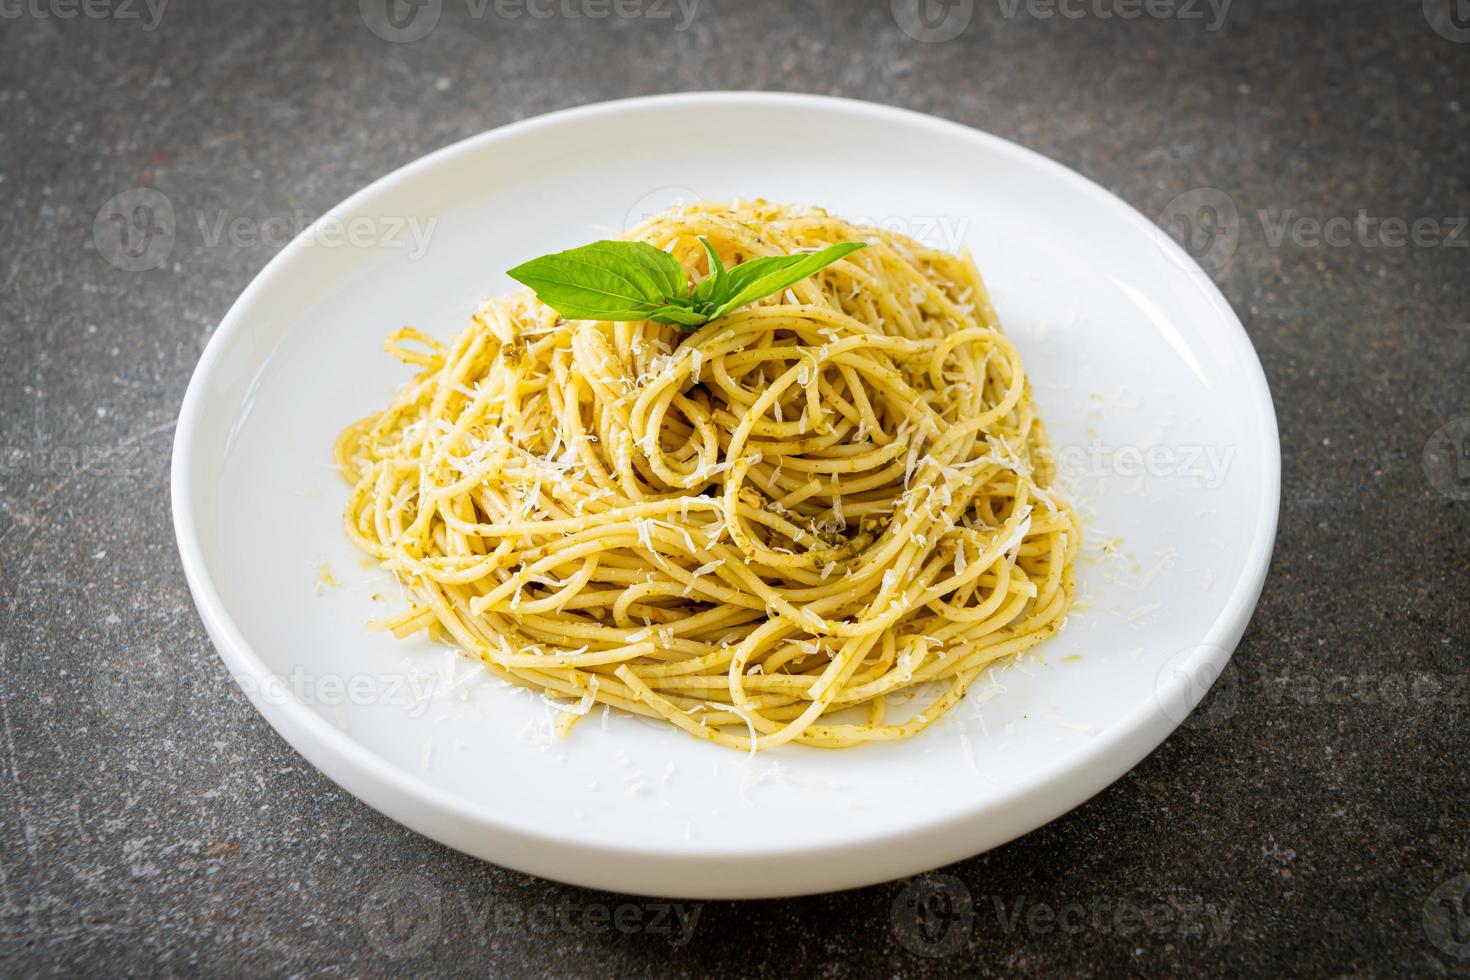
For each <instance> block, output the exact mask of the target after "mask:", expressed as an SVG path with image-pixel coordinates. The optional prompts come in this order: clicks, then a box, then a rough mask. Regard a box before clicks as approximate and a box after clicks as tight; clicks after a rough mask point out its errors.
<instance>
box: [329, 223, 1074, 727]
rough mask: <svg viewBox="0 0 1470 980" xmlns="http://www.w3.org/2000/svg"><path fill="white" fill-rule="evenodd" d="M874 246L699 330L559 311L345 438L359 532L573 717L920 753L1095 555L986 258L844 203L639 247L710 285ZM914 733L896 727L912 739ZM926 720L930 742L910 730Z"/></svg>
mask: <svg viewBox="0 0 1470 980" xmlns="http://www.w3.org/2000/svg"><path fill="white" fill-rule="evenodd" d="M701 236H702V237H705V238H706V239H707V240H708V241H709V242H710V244H711V245H712V246H713V247H714V249H715V250H716V251H717V252H718V254H719V256H720V257H721V259H722V260H723V261H724V262H725V264H726V265H727V266H733V265H735V264H737V263H740V262H743V261H747V260H749V259H753V258H757V257H760V256H766V255H784V254H792V253H796V252H803V251H813V250H816V249H819V248H822V247H824V246H827V245H830V244H833V243H836V242H843V241H852V240H856V241H866V242H868V243H869V247H867V248H865V249H863V250H861V251H859V252H856V253H854V254H852V255H850V256H848V257H846V258H845V259H843V260H842V261H839V262H836V263H835V264H833V265H831V266H829V267H827V268H826V269H824V270H822V271H821V272H819V273H818V274H817V275H815V276H813V277H811V278H809V279H806V280H803V281H801V282H799V283H797V284H796V285H794V286H792V287H791V288H790V289H789V290H787V291H786V292H785V294H784V295H779V296H772V297H769V298H768V299H765V300H762V301H760V302H758V303H756V304H754V305H752V306H749V307H746V308H744V309H741V310H738V311H736V312H734V313H732V314H730V315H728V316H725V317H722V318H720V319H717V320H714V321H711V322H710V323H708V324H706V325H705V326H703V327H701V328H700V329H698V331H697V332H694V333H692V334H685V333H682V332H681V331H680V330H679V328H677V327H674V326H667V325H661V324H657V323H649V322H626V323H606V322H593V321H567V320H564V319H562V318H560V317H559V316H558V314H557V313H556V312H555V311H554V310H552V309H550V308H549V307H547V306H545V305H544V304H542V303H541V302H540V301H539V300H538V299H537V298H536V297H535V295H534V294H533V293H532V292H531V291H530V290H524V291H521V292H518V293H515V294H513V295H510V296H507V297H503V298H499V299H494V300H491V301H489V302H487V303H486V304H484V306H483V307H482V308H481V309H480V311H479V313H478V314H477V315H476V316H475V317H474V318H473V319H472V321H471V323H470V325H469V327H468V328H467V329H466V330H465V331H464V332H462V333H461V334H460V335H459V336H457V337H455V338H454V339H453V340H452V341H450V342H449V343H448V344H441V343H439V342H437V341H435V340H433V339H431V338H429V337H427V336H425V335H424V334H422V333H419V332H418V331H416V330H413V329H411V328H405V329H403V330H400V331H398V332H397V333H395V334H393V335H392V336H391V337H390V338H389V339H388V341H387V344H386V346H387V349H388V351H389V353H391V354H393V355H395V356H397V357H398V358H399V359H401V360H402V361H404V362H406V363H408V364H411V365H414V366H415V367H417V368H419V369H420V371H419V373H418V375H417V377H416V378H414V380H413V381H412V383H410V384H409V385H408V386H407V387H406V389H405V390H403V391H402V393H401V394H400V395H399V396H398V397H397V398H396V399H395V400H394V402H393V403H392V405H391V406H389V408H388V409H387V410H386V411H384V412H382V413H380V414H376V415H372V416H370V417H368V418H365V419H363V420H361V421H359V422H357V423H355V424H353V425H351V426H349V427H348V428H347V429H346V431H344V432H343V433H342V435H341V436H340V437H339V439H338V442H337V445H336V459H337V463H338V465H339V467H340V468H341V470H342V472H343V473H344V474H345V475H346V476H347V478H348V480H349V481H350V482H351V484H352V487H353V489H352V492H351V496H350V499H349V502H348V505H347V509H346V515H345V524H346V529H347V533H348V534H349V535H350V537H351V538H352V540H353V541H354V542H355V543H356V544H357V545H358V547H360V548H361V549H363V550H364V551H366V552H367V553H369V554H371V555H372V556H374V557H375V558H377V559H378V560H379V561H380V562H381V563H382V565H383V567H384V568H386V569H388V570H390V571H392V572H393V573H394V574H395V575H397V576H398V577H399V579H400V580H401V581H402V582H403V583H404V584H405V586H406V587H407V589H408V590H409V592H410V593H411V595H412V596H413V604H412V606H411V607H410V608H409V609H408V610H407V611H406V612H404V613H403V614H402V615H399V616H395V617H393V618H392V619H389V620H386V621H384V622H383V623H381V624H378V625H380V626H382V627H383V628H388V629H392V630H393V631H394V632H395V633H397V634H398V635H400V636H406V635H409V634H412V633H415V632H417V631H419V630H423V629H427V630H430V631H431V632H433V633H434V634H435V635H439V636H442V637H444V638H446V639H447V640H449V641H450V642H452V643H454V644H456V645H458V646H459V647H461V648H463V649H464V650H465V651H468V652H470V653H471V654H473V655H475V656H478V657H479V658H480V659H482V660H483V661H484V662H485V663H486V664H487V665H488V666H489V668H490V669H491V670H492V671H493V672H495V673H496V674H498V675H500V676H501V677H503V678H505V679H507V680H510V681H513V682H515V683H517V684H521V685H524V686H526V687H530V688H532V689H535V690H538V691H540V692H542V693H544V694H545V695H546V696H548V697H549V698H551V699H552V700H553V701H554V703H555V704H557V705H558V707H560V708H561V709H562V714H561V715H560V721H559V723H558V729H559V730H561V731H562V732H563V733H565V730H566V729H568V728H570V726H571V725H572V724H573V723H575V721H576V720H577V719H578V718H579V717H581V716H583V715H585V714H586V713H587V712H588V711H589V710H590V709H591V708H592V707H593V706H594V705H596V704H605V705H611V706H613V707H616V708H620V709H623V710H625V711H630V712H634V713H636V714H639V715H644V716H648V717H651V718H659V719H663V720H665V721H668V722H670V723H672V724H674V725H677V726H678V727H679V728H682V729H684V730H685V731H686V732H689V733H690V734H692V735H695V736H697V737H699V738H703V739H708V740H710V741H713V742H717V743H719V744H721V745H724V746H729V747H731V748H736V749H741V750H749V751H756V750H758V749H767V748H771V747H774V746H777V745H781V744H783V743H787V742H795V743H801V744H806V745H814V746H823V747H841V746H851V745H856V744H860V743H864V742H870V741H874V740H885V739H898V738H906V737H909V736H912V735H914V734H916V733H917V732H919V731H921V730H923V729H924V728H926V727H928V726H929V725H931V724H933V723H934V722H935V721H936V720H938V719H939V718H940V717H942V716H943V715H944V714H945V713H946V712H947V711H949V710H950V709H951V708H953V707H954V705H955V704H956V703H957V702H958V701H959V700H960V698H961V697H963V695H964V693H965V690H966V688H967V687H968V686H969V685H970V684H971V683H972V682H973V681H974V679H975V678H976V677H977V675H979V674H980V673H981V672H982V671H983V670H984V669H985V668H986V667H987V666H988V665H990V664H992V663H994V662H996V661H997V660H999V659H1001V658H1004V657H1009V656H1012V655H1014V654H1017V653H1019V652H1021V651H1024V650H1026V649H1028V648H1030V647H1033V646H1035V645H1036V644H1038V643H1040V642H1042V641H1043V640H1045V639H1046V638H1047V637H1049V636H1051V635H1052V634H1053V633H1054V632H1055V631H1056V630H1057V629H1058V628H1059V626H1060V623H1061V621H1062V619H1063V617H1064V614H1065V612H1066V610H1067V608H1068V605H1069V603H1070V601H1071V596H1072V592H1073V580H1072V566H1073V563H1074V559H1075V557H1076V555H1077V551H1078V548H1079V546H1080V541H1081V533H1080V529H1079V527H1078V523H1077V520H1076V518H1075V515H1074V512H1073V510H1072V509H1071V507H1070V506H1069V505H1068V504H1067V502H1066V501H1065V500H1063V499H1061V498H1060V496H1059V495H1058V494H1057V493H1056V492H1055V490H1054V489H1053V487H1052V485H1051V484H1052V478H1053V469H1052V464H1051V462H1050V460H1049V458H1048V453H1047V451H1046V439H1045V433H1044V430H1043V427H1042V424H1041V422H1040V420H1039V419H1038V418H1037V416H1036V412H1035V408H1034V406H1033V403H1032V398H1031V392H1030V386H1029V384H1028V383H1027V380H1026V377H1025V374H1024V372H1023V370H1022V365H1021V360H1020V357H1019V356H1018V355H1017V353H1016V350H1015V348H1014V347H1013V346H1012V345H1011V344H1010V342H1009V341H1008V340H1007V339H1006V337H1005V335H1004V334H1003V332H1002V331H1001V328H1000V325H999V322H998V320H997V318H996V315H995V311H994V309H993V308H992V307H991V304H990V301H989V298H988V296H987V294H986V291H985V287H984V285H983V283H982V282H981V279H980V275H979V273H978V272H977V271H976V269H975V267H974V265H973V263H972V262H971V261H970V259H969V257H968V255H965V256H961V257H956V256H953V255H950V254H947V253H944V252H940V251H936V250H934V249H930V248H927V247H925V246H924V245H921V244H920V243H918V242H915V241H913V240H911V239H909V238H906V237H904V236H902V235H898V234H894V233H890V232H887V231H884V230H880V229H877V228H871V227H857V226H854V225H851V224H848V223H846V222H844V221H841V220H839V219H837V218H835V217H832V216H830V215H828V214H827V213H825V212H824V211H821V210H818V209H815V208H805V207H786V206H778V205H773V204H767V203H764V202H756V203H750V202H745V203H740V202H736V203H733V204H703V205H699V206H695V207H689V208H681V209H676V210H674V211H671V212H667V213H665V214H662V215H659V216H657V217H655V218H653V219H651V220H649V221H648V222H646V223H644V224H642V225H640V226H639V227H638V228H635V229H634V230H633V231H631V232H630V233H629V235H628V237H629V238H631V239H635V240H641V241H645V242H648V243H650V244H652V245H654V246H656V247H659V248H663V249H666V250H668V251H669V252H671V253H672V254H673V255H674V256H675V257H676V258H678V259H679V260H680V261H681V263H683V265H684V266H685V268H686V269H687V270H689V271H690V272H691V274H692V275H693V276H694V277H695V278H696V279H697V278H698V277H700V276H702V275H705V274H708V266H707V261H708V260H707V259H706V257H705V254H704V251H703V248H702V246H701V245H700V244H699V242H698V238H699V237H701ZM890 715H892V716H890ZM900 716H902V717H900Z"/></svg>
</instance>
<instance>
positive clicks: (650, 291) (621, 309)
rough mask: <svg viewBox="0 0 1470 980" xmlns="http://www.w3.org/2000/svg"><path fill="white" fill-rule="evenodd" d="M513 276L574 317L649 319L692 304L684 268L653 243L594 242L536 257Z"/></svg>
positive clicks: (565, 315)
mask: <svg viewBox="0 0 1470 980" xmlns="http://www.w3.org/2000/svg"><path fill="white" fill-rule="evenodd" d="M508 275H509V276H510V277H511V278H512V279H514V280H516V281H517V282H519V283H522V284H523V285H526V286H530V287H531V288H532V289H534V290H535V291H536V295H537V296H538V297H539V298H540V299H541V301H542V302H543V303H545V304H546V305H547V306H550V307H551V308H552V309H554V310H556V311H557V312H558V313H560V314H561V315H562V316H564V317H569V318H571V319H574V320H646V319H648V318H649V315H650V314H652V313H654V312H655V311H658V310H661V309H663V308H665V307H667V306H670V305H671V304H687V302H688V293H689V281H688V277H687V276H686V275H685V273H684V267H683V266H682V265H680V264H679V260H678V259H676V258H674V257H673V256H672V255H670V254H669V253H667V252H665V251H663V250H662V249H657V248H654V247H653V246H652V245H649V244H648V243H647V242H611V241H602V242H594V243H592V244H591V245H584V246H582V247H581V248H574V249H570V250H568V251H565V252H557V253H556V254H554V255H543V256H542V257H541V258H539V259H532V260H531V261H530V262H526V263H523V264H521V265H518V266H516V267H515V268H514V269H511V270H510V272H509V273H508Z"/></svg>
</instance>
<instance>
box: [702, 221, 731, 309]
mask: <svg viewBox="0 0 1470 980" xmlns="http://www.w3.org/2000/svg"><path fill="white" fill-rule="evenodd" d="M699 244H701V245H703V246H704V254H705V256H707V257H708V259H709V275H708V276H707V277H706V278H705V280H704V281H703V282H701V283H700V284H699V285H698V286H695V287H694V302H695V304H696V305H697V304H700V303H711V304H712V303H715V302H718V301H719V300H718V298H719V297H721V296H723V295H724V294H725V279H726V273H725V263H724V262H721V261H720V256H719V253H717V252H716V251H715V250H714V246H712V245H710V243H709V239H708V238H705V237H703V236H700V239H699Z"/></svg>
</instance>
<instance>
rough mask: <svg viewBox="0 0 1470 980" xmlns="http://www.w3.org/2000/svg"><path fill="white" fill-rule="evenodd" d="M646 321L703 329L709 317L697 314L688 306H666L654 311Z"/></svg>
mask: <svg viewBox="0 0 1470 980" xmlns="http://www.w3.org/2000/svg"><path fill="white" fill-rule="evenodd" d="M645 319H648V320H652V321H653V322H655V323H676V324H678V325H679V326H681V327H684V328H686V329H689V328H693V327H702V326H704V325H705V324H706V323H708V322H709V317H707V316H705V315H704V314H703V313H696V312H694V311H693V310H691V309H689V308H688V307H686V306H665V307H663V308H662V309H658V310H654V311H653V312H652V313H650V314H649V315H648V316H647V317H646V318H645Z"/></svg>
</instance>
